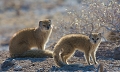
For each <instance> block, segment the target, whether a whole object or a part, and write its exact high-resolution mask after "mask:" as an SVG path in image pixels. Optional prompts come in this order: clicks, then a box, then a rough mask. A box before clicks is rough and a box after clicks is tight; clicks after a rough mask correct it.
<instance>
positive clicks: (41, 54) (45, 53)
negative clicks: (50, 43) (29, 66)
mask: <svg viewBox="0 0 120 72" xmlns="http://www.w3.org/2000/svg"><path fill="white" fill-rule="evenodd" d="M21 57H32V58H48V57H50V58H52V57H53V52H52V51H49V50H28V51H26V52H25V53H23V54H22V56H21Z"/></svg>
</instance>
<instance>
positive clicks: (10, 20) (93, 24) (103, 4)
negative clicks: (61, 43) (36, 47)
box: [0, 0, 120, 72]
mask: <svg viewBox="0 0 120 72" xmlns="http://www.w3.org/2000/svg"><path fill="white" fill-rule="evenodd" d="M115 1H116V2H114V1H109V0H88V1H86V0H73V1H72V0H52V1H51V0H34V1H33V0H11V1H9V0H0V67H1V68H0V72H1V71H8V72H13V71H23V72H49V71H68V72H74V71H76V72H78V71H79V72H86V71H88V72H89V71H90V72H95V71H96V72H98V70H99V69H100V68H99V66H100V65H101V66H102V67H103V70H104V71H105V72H119V71H120V60H116V59H114V55H115V53H114V51H115V48H116V47H119V46H120V41H119V39H120V24H119V23H120V18H119V17H120V5H119V4H120V1H119V0H115ZM44 19H51V21H52V25H53V31H52V34H51V36H50V39H49V41H48V43H47V45H46V49H49V50H52V51H53V49H54V45H55V44H56V43H57V41H58V40H59V39H60V38H61V37H62V36H64V35H67V34H73V33H75V34H76V33H82V34H86V35H88V34H89V33H90V32H102V34H103V37H104V38H103V41H102V43H101V44H100V46H99V48H98V51H97V53H96V57H97V62H98V63H99V64H98V65H94V64H93V65H87V63H86V61H85V58H84V54H83V53H82V52H79V51H76V53H75V54H74V56H73V57H72V58H70V59H69V63H70V64H79V65H76V66H65V67H62V68H58V67H56V65H55V63H54V60H53V58H10V57H9V42H10V38H11V37H12V35H13V34H14V33H16V32H17V31H19V30H21V29H24V28H31V27H37V26H38V22H39V21H40V20H44ZM112 30H114V31H116V32H118V33H116V34H115V35H113V36H112V38H113V39H114V41H112V42H111V41H106V39H107V37H110V36H108V33H109V32H110V31H112ZM116 38H117V40H116Z"/></svg>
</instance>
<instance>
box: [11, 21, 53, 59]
mask: <svg viewBox="0 0 120 72" xmlns="http://www.w3.org/2000/svg"><path fill="white" fill-rule="evenodd" d="M51 32H52V26H51V20H49V19H46V20H43V21H39V26H38V27H36V28H28V29H23V30H21V31H19V32H17V33H15V34H14V35H13V37H12V38H11V40H10V45H9V52H10V56H11V57H22V56H24V57H26V56H32V55H33V56H36V55H39V54H41V55H39V56H42V55H48V56H50V57H51V56H52V52H50V51H46V50H45V45H46V42H47V41H48V39H49V36H50V34H51ZM32 47H38V49H39V50H32V51H30V50H31V48H32ZM41 50H42V51H41ZM44 53H45V54H44ZM26 54H27V55H26ZM37 57H38V56H37ZM42 57H43V56H42ZM45 57H46V56H45Z"/></svg>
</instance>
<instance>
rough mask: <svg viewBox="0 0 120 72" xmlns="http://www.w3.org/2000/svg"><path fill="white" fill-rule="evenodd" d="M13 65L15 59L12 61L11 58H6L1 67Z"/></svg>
mask: <svg viewBox="0 0 120 72" xmlns="http://www.w3.org/2000/svg"><path fill="white" fill-rule="evenodd" d="M13 65H15V61H13V60H12V61H11V60H5V61H4V62H3V64H2V65H1V69H4V68H7V67H11V66H13Z"/></svg>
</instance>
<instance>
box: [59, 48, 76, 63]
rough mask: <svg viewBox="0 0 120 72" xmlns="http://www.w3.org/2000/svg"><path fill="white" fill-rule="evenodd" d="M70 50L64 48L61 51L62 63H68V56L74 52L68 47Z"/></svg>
mask: <svg viewBox="0 0 120 72" xmlns="http://www.w3.org/2000/svg"><path fill="white" fill-rule="evenodd" d="M69 49H71V50H64V51H62V53H61V59H62V61H63V62H64V63H66V64H68V62H67V60H68V58H69V57H71V56H72V54H73V53H74V50H72V48H69Z"/></svg>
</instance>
